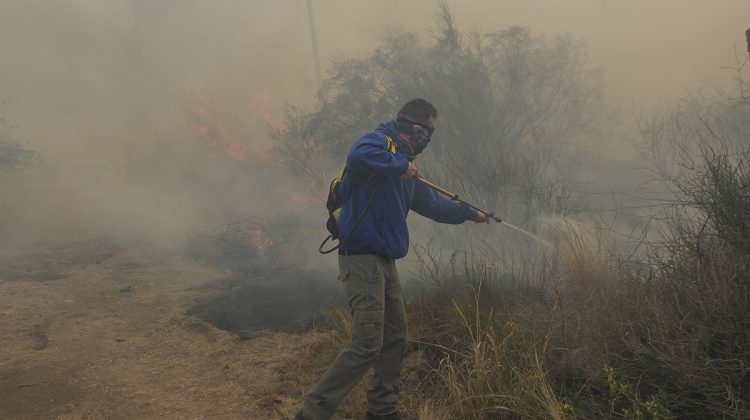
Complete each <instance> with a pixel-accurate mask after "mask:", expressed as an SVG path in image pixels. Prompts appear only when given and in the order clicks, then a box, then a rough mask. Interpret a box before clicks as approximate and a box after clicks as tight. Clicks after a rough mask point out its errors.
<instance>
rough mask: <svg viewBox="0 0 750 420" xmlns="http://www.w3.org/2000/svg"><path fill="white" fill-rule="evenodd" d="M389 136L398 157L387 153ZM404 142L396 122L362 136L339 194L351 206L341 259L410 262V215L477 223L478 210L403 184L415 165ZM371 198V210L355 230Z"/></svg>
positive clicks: (344, 219)
mask: <svg viewBox="0 0 750 420" xmlns="http://www.w3.org/2000/svg"><path fill="white" fill-rule="evenodd" d="M386 135H388V136H390V137H391V139H393V141H394V142H395V143H396V145H397V148H396V153H392V152H389V151H388V150H387V147H388V139H387V138H386ZM398 138H399V137H398V131H396V125H395V123H394V122H393V121H390V122H388V123H383V124H380V125H379V126H378V128H376V129H375V131H371V132H369V133H367V134H365V135H364V136H362V138H360V139H359V140H357V141H356V142H355V143H354V145H353V146H352V148H351V150H350V151H349V156H348V157H347V160H346V172H345V174H344V177H343V179H342V180H341V184H340V186H339V193H340V195H341V197H342V198H343V199H345V200H346V202H345V204H344V207H343V208H342V210H341V217H340V219H339V240H340V241H342V242H341V246H340V248H339V253H340V254H342V253H345V252H373V253H377V254H380V255H382V256H384V257H387V258H393V259H396V258H402V257H404V256H405V255H406V252H407V251H408V250H409V229H408V227H407V225H406V216H407V214H408V213H409V209H411V210H414V211H415V212H417V213H419V214H421V215H422V216H425V217H428V218H430V219H432V220H435V221H436V222H440V223H451V224H460V223H463V222H465V221H467V220H476V218H477V212H476V210H473V209H471V208H469V207H467V206H465V205H464V204H461V203H458V202H456V201H453V200H450V199H449V198H447V197H445V196H443V195H440V194H438V193H437V192H435V191H434V190H432V189H430V188H428V187H425V186H424V185H421V184H417V183H416V182H415V181H414V180H413V179H409V180H404V179H401V178H400V176H401V175H402V174H403V173H405V172H406V168H407V166H408V164H409V161H408V159H407V157H406V153H405V151H404V148H405V147H406V146H405V145H404V144H402V143H401V142H400V141H399V139H398ZM376 189H377V190H376ZM373 191H374V195H373ZM370 197H372V200H371V201H370V206H369V210H367V213H366V214H365V216H364V218H362V221H361V222H360V223H359V225H358V226H356V228H355V229H354V230H352V228H353V227H354V224H355V223H356V221H357V219H358V218H359V217H360V216H361V215H362V212H363V211H364V210H365V207H366V206H367V202H368V200H370Z"/></svg>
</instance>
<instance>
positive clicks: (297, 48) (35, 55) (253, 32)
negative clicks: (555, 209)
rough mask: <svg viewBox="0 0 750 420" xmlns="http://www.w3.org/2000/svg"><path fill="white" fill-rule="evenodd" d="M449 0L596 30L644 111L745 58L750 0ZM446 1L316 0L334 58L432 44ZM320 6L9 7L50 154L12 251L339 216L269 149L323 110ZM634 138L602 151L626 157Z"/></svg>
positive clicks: (13, 228)
mask: <svg viewBox="0 0 750 420" xmlns="http://www.w3.org/2000/svg"><path fill="white" fill-rule="evenodd" d="M454 3H455V4H454ZM448 5H449V6H450V7H451V10H452V11H453V12H454V14H455V17H456V19H457V20H458V22H459V24H460V25H461V26H462V27H464V28H478V29H481V30H495V29H501V28H505V27H508V26H510V25H523V26H529V27H531V28H532V29H533V30H534V31H535V32H536V33H545V34H549V35H550V36H552V35H554V34H559V33H569V34H571V35H572V36H573V37H576V38H581V39H583V40H584V41H585V42H586V43H587V45H588V50H589V64H590V66H591V67H592V68H595V67H604V68H605V69H606V73H605V76H604V85H605V95H606V96H607V98H608V100H609V101H610V102H611V103H613V104H615V105H616V106H620V107H622V108H623V109H624V110H625V111H626V112H629V110H630V107H631V106H632V105H637V106H650V105H653V104H658V103H663V102H665V101H670V100H672V99H673V98H675V97H678V96H680V95H681V94H682V93H683V92H684V91H685V90H686V89H696V88H698V87H699V86H702V85H705V84H706V83H709V82H711V83H714V82H713V81H714V80H717V79H719V80H723V79H721V77H722V76H723V75H724V74H723V73H721V71H720V70H719V69H720V68H721V67H722V66H724V65H726V64H731V63H732V60H733V58H734V55H733V54H734V52H735V49H737V50H738V53H739V54H740V56H741V57H742V58H744V54H743V52H742V47H743V46H742V43H743V41H744V40H743V37H742V32H743V30H744V29H745V28H746V24H747V22H746V21H744V20H743V19H745V18H746V16H748V15H750V4H745V3H740V2H730V3H725V4H723V5H718V6H717V5H715V4H711V3H708V2H701V1H688V2H686V1H678V0H670V1H662V2H658V3H654V2H650V1H646V0H641V1H631V2H610V1H607V0H589V1H583V2H576V3H575V4H570V3H562V2H557V3H553V4H545V5H544V6H543V8H542V6H540V5H539V4H536V3H529V2H523V1H520V0H517V1H509V2H502V3H497V2H492V1H482V2H472V3H471V4H466V3H463V2H457V1H456V2H448ZM435 12H436V7H435V3H434V2H431V1H418V2H408V3H406V4H405V3H403V2H397V1H368V2H357V3H356V4H355V3H351V4H349V3H340V2H324V1H319V2H316V10H315V13H316V15H315V16H316V18H317V28H318V40H319V44H320V51H321V55H322V56H321V62H322V63H323V66H324V68H325V67H326V65H327V64H329V63H330V60H331V59H332V58H333V57H337V56H354V57H362V56H364V55H367V54H369V52H370V51H371V50H372V49H373V48H375V47H376V46H377V45H378V44H379V42H380V40H381V39H382V38H383V37H384V36H385V35H387V34H388V33H389V32H390V31H393V30H408V31H413V32H415V33H417V34H418V35H419V36H423V37H430V36H431V34H430V28H431V27H432V24H433V16H434V14H435ZM306 13H307V9H306V2H303V1H301V0H296V1H283V2H242V1H220V2H204V1H197V0H191V1H177V0H154V1H146V0H132V1H126V0H123V1H120V2H97V1H93V0H87V1H84V0H73V1H66V2H54V1H34V2H28V1H20V0H19V1H4V2H2V3H1V4H0V63H2V64H0V117H3V118H6V119H8V120H9V121H10V122H11V123H12V124H13V126H14V130H13V132H12V135H13V136H14V138H16V139H18V140H21V141H22V142H23V144H24V146H25V147H27V148H28V149H31V150H34V151H36V152H38V159H36V161H35V162H34V163H33V164H32V165H31V166H27V167H26V168H24V169H23V170H21V171H13V172H11V171H4V172H1V174H2V175H1V177H0V200H2V206H0V247H2V248H3V249H5V250H8V249H11V250H12V249H17V248H19V247H22V246H23V245H24V244H26V243H30V242H33V241H38V240H67V239H71V238H75V237H80V236H92V235H110V236H115V237H119V238H123V239H134V238H145V239H148V240H152V241H153V240H157V241H161V242H167V243H169V242H172V241H174V240H181V239H182V238H183V237H184V236H185V235H186V234H190V233H192V232H194V231H196V230H200V229H203V228H205V227H207V226H214V225H216V224H220V223H224V222H228V221H231V220H233V219H236V218H238V217H241V216H245V215H253V216H268V217H273V216H277V215H279V214H285V213H290V212H291V213H294V214H305V213H314V212H318V211H319V212H318V213H315V214H314V217H319V218H323V214H322V210H320V209H319V208H318V207H315V205H317V204H314V205H312V207H311V209H310V211H305V208H304V206H306V205H309V204H308V202H309V200H308V198H306V197H305V194H304V193H305V192H304V191H299V190H298V189H297V188H296V187H295V185H293V183H292V182H291V181H289V180H288V179H287V178H285V176H284V171H283V169H282V168H280V167H279V166H278V164H276V163H274V161H273V157H272V155H271V154H270V153H269V152H268V151H269V150H270V149H271V148H272V147H273V144H272V143H271V141H270V140H269V138H268V135H267V127H268V126H269V125H272V126H273V125H276V124H278V119H279V116H280V115H281V110H282V107H283V105H284V104H287V103H290V104H295V105H298V106H302V107H311V106H312V105H313V103H314V94H315V89H316V86H315V74H314V67H313V60H312V52H311V48H310V42H309V28H308V26H307V14H306ZM716 75H719V77H718V78H717V77H716ZM726 76H727V77H726V80H730V79H731V77H732V74H726ZM715 83H717V84H719V85H721V84H722V83H724V82H721V81H719V82H715ZM437 105H438V107H439V106H440V104H437ZM373 124H375V122H374V121H373ZM613 124H614V122H613ZM352 140H354V139H352ZM622 143H623V142H622V141H621V140H620V138H619V137H618V138H613V139H608V140H607V141H604V142H602V143H601V144H598V145H596V146H587V147H596V148H597V149H598V150H595V151H594V153H591V155H592V156H594V157H595V158H596V159H597V160H598V161H599V162H601V161H602V159H612V160H613V161H623V160H627V159H629V158H630V156H631V155H629V154H622V153H621V152H622V150H625V146H624V145H623V144H622ZM612 150H615V151H617V155H616V156H614V155H610V154H609V152H610V151H612ZM623 156H624V157H623ZM588 163H589V162H586V161H583V162H580V163H579V164H580V165H581V166H582V167H585V166H586V165H588ZM632 166H638V165H637V164H633V165H632ZM584 172H585V171H584ZM592 177H593V175H592ZM300 209H302V211H300ZM321 233H322V222H321Z"/></svg>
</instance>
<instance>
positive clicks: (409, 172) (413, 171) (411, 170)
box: [401, 162, 419, 179]
mask: <svg viewBox="0 0 750 420" xmlns="http://www.w3.org/2000/svg"><path fill="white" fill-rule="evenodd" d="M417 176H419V173H418V172H417V167H416V165H414V162H409V166H407V167H406V172H404V173H403V174H401V179H413V178H416V177H417Z"/></svg>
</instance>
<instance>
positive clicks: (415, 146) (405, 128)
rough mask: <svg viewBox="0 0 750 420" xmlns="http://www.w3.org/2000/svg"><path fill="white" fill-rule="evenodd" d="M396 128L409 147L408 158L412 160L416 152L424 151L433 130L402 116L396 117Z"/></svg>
mask: <svg viewBox="0 0 750 420" xmlns="http://www.w3.org/2000/svg"><path fill="white" fill-rule="evenodd" d="M396 128H397V129H398V131H399V132H400V133H401V136H400V138H401V140H402V141H403V143H404V144H405V145H406V146H407V148H408V149H409V153H408V155H409V160H414V159H415V158H416V157H417V155H418V154H420V153H422V151H424V149H425V148H426V147H427V144H429V143H430V135H431V134H432V132H433V131H434V130H435V129H434V128H432V127H425V126H424V125H423V124H421V123H419V122H418V121H414V120H412V119H411V118H408V117H404V116H399V117H398V119H396Z"/></svg>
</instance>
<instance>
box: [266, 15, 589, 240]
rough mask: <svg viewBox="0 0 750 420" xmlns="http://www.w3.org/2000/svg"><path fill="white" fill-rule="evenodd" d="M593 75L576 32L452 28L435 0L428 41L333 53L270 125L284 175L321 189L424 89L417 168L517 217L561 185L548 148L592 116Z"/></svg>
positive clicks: (523, 217)
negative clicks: (300, 98) (433, 111)
mask: <svg viewBox="0 0 750 420" xmlns="http://www.w3.org/2000/svg"><path fill="white" fill-rule="evenodd" d="M595 81H596V75H595V74H594V73H592V72H590V71H587V70H586V69H585V50H584V46H583V44H582V43H581V42H580V41H577V40H574V39H573V38H571V37H569V36H558V37H555V38H554V39H552V40H551V41H547V40H546V39H545V38H544V37H542V36H534V35H532V33H531V31H530V30H529V29H527V28H521V27H511V28H508V29H504V30H499V31H496V32H491V33H486V34H485V33H473V34H468V35H463V34H461V33H460V32H459V30H458V29H457V27H456V25H455V23H454V20H453V16H452V15H451V13H450V11H449V10H448V8H447V6H446V5H444V4H443V5H441V6H440V7H439V10H438V13H437V17H436V31H435V33H434V36H433V38H432V40H431V42H430V43H429V44H428V45H424V44H423V43H421V42H420V40H419V39H418V38H417V36H416V35H415V34H414V33H410V32H402V33H398V34H395V35H391V36H389V37H388V38H386V39H385V40H384V41H383V43H382V44H381V45H380V46H379V47H378V48H377V49H376V50H375V51H374V52H373V53H372V54H371V55H370V56H369V57H367V58H363V59H353V58H340V59H338V60H336V61H335V62H334V63H333V65H332V68H331V70H330V71H329V73H328V77H327V79H326V80H325V81H324V82H323V84H322V86H321V88H320V90H319V92H318V98H317V105H316V107H315V109H314V110H313V111H311V112H305V111H303V110H300V109H298V108H293V107H292V108H289V109H288V110H287V113H286V127H287V130H283V131H282V130H273V131H272V133H271V134H272V137H273V138H274V139H275V140H276V141H277V145H278V146H277V148H276V151H277V152H278V154H279V155H280V156H281V158H282V160H283V162H284V163H285V164H286V165H287V167H288V168H289V169H290V170H291V171H292V173H294V174H297V175H299V176H300V177H301V178H303V179H305V180H306V182H309V183H310V184H309V185H310V186H311V188H320V189H323V190H324V189H325V185H326V184H327V182H328V181H329V178H330V176H331V174H332V173H333V172H334V171H336V170H338V168H339V167H340V165H341V162H342V160H343V158H344V156H346V152H347V150H348V148H349V147H350V146H351V143H352V142H353V141H354V140H355V139H357V138H358V137H359V136H360V135H361V134H362V133H363V132H366V131H369V130H371V129H372V128H373V124H374V123H375V122H377V121H385V120H390V119H392V118H393V117H394V115H393V114H394V112H395V111H396V110H397V109H398V108H399V107H400V106H401V105H402V104H403V103H404V102H406V101H407V100H409V99H412V98H415V97H425V98H426V99H428V100H429V101H430V102H432V103H433V104H435V105H436V106H437V108H438V112H439V123H438V130H437V131H436V133H435V135H434V141H433V142H432V143H431V144H430V147H429V148H428V149H427V152H425V154H424V155H423V156H421V157H420V159H419V166H420V170H421V171H422V173H424V174H426V175H427V176H429V177H430V178H433V179H434V180H435V181H437V182H439V183H442V184H444V185H446V186H447V187H449V188H451V189H453V190H455V191H456V192H458V193H459V194H460V195H462V196H464V197H472V199H475V200H476V201H477V202H478V203H479V204H480V205H482V206H485V207H486V208H491V209H497V210H498V211H500V212H502V214H504V215H509V214H512V215H513V216H512V217H514V220H520V221H526V224H527V225H528V224H532V222H533V219H534V218H533V216H534V214H533V212H532V211H531V209H532V208H539V207H540V206H541V207H546V208H552V207H554V205H552V204H551V203H550V202H540V200H541V201H545V200H546V201H549V200H554V199H555V195H556V194H555V193H554V191H552V190H555V189H558V188H561V185H563V183H561V182H560V180H561V177H562V174H560V173H559V172H558V170H557V168H556V165H555V163H556V162H557V161H558V156H559V151H560V146H561V145H562V144H563V143H565V142H566V141H568V140H571V139H574V138H577V137H580V136H584V135H587V133H588V131H587V130H588V129H589V128H590V127H591V126H592V123H593V122H594V121H596V119H597V117H598V116H599V115H601V113H600V112H599V110H601V109H602V106H601V105H602V98H601V95H600V89H599V87H598V85H597V84H596V82H595Z"/></svg>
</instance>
